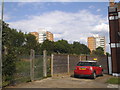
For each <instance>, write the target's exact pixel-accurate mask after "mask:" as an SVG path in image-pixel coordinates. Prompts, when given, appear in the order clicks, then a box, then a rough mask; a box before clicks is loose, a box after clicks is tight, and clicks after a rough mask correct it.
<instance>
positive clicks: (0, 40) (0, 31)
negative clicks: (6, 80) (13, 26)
mask: <svg viewBox="0 0 120 90" xmlns="http://www.w3.org/2000/svg"><path fill="white" fill-rule="evenodd" d="M3 8H4V0H2V5H1V21H0V89H2V30H3Z"/></svg>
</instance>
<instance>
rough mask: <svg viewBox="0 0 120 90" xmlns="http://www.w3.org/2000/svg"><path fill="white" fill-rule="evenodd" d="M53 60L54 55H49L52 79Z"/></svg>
mask: <svg viewBox="0 0 120 90" xmlns="http://www.w3.org/2000/svg"><path fill="white" fill-rule="evenodd" d="M53 58H54V54H51V76H52V77H53Z"/></svg>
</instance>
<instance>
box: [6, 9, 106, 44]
mask: <svg viewBox="0 0 120 90" xmlns="http://www.w3.org/2000/svg"><path fill="white" fill-rule="evenodd" d="M8 23H9V24H10V27H12V28H16V29H19V30H22V31H24V32H32V31H37V30H38V29H39V28H47V29H48V31H50V32H52V33H53V34H54V37H55V40H59V39H65V40H68V41H69V42H73V41H80V42H81V43H84V44H86V45H87V37H89V36H93V35H96V34H99V35H102V36H107V37H108V23H107V18H103V17H101V16H100V15H94V14H92V13H91V12H90V11H88V10H81V11H78V12H76V13H68V12H63V11H52V12H47V13H44V14H42V15H38V16H29V17H28V18H27V19H25V20H20V21H16V22H8ZM106 34H107V35H106ZM107 42H108V40H107Z"/></svg>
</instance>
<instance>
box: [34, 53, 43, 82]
mask: <svg viewBox="0 0 120 90" xmlns="http://www.w3.org/2000/svg"><path fill="white" fill-rule="evenodd" d="M41 78H43V56H42V55H35V59H34V80H39V79H41Z"/></svg>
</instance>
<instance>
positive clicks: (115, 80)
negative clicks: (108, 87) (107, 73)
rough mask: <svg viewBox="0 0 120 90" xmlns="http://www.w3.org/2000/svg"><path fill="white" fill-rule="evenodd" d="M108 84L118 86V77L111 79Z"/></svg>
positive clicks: (119, 82) (119, 81)
mask: <svg viewBox="0 0 120 90" xmlns="http://www.w3.org/2000/svg"><path fill="white" fill-rule="evenodd" d="M107 83H109V84H119V85H120V77H113V78H110V79H108V80H107Z"/></svg>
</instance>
